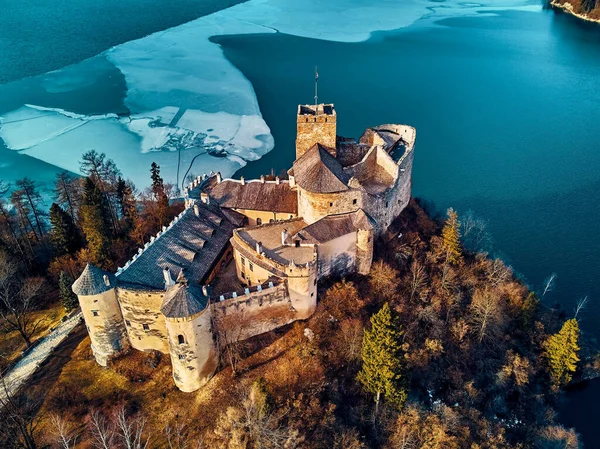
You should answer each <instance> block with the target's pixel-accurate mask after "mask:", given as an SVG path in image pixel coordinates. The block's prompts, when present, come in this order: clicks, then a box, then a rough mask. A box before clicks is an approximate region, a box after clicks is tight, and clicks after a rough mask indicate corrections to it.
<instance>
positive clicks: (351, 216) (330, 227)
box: [290, 209, 374, 245]
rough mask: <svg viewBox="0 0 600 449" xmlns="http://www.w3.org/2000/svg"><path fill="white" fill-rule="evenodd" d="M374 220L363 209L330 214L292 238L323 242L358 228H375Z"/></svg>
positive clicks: (309, 241)
mask: <svg viewBox="0 0 600 449" xmlns="http://www.w3.org/2000/svg"><path fill="white" fill-rule="evenodd" d="M373 227H374V224H373V220H372V219H371V218H369V216H368V215H367V214H366V213H365V212H364V211H363V210H362V209H359V210H357V211H355V212H348V213H344V214H336V215H328V216H327V217H323V218H321V219H320V220H319V221H316V222H314V223H313V224H311V225H308V226H306V227H305V228H304V229H301V230H300V231H299V232H298V233H297V234H296V235H294V236H293V237H292V238H291V239H290V240H292V241H293V240H296V239H299V240H300V241H301V242H302V243H312V244H316V245H318V244H322V243H326V242H329V241H331V240H333V239H336V238H338V237H341V236H343V235H346V234H350V233H353V232H356V231H358V230H365V231H366V230H370V229H373Z"/></svg>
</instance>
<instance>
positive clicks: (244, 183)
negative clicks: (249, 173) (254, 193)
mask: <svg viewBox="0 0 600 449" xmlns="http://www.w3.org/2000/svg"><path fill="white" fill-rule="evenodd" d="M240 183H241V184H242V185H243V186H245V185H246V179H245V178H244V177H243V176H241V177H240Z"/></svg>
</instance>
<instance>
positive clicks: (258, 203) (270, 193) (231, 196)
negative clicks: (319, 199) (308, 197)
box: [208, 179, 298, 215]
mask: <svg viewBox="0 0 600 449" xmlns="http://www.w3.org/2000/svg"><path fill="white" fill-rule="evenodd" d="M208 193H209V195H210V196H211V198H213V199H214V200H215V201H216V202H217V203H219V205H220V206H221V207H227V208H231V209H249V210H260V211H269V212H283V213H290V214H294V215H296V214H297V213H298V194H297V192H296V190H292V188H291V187H290V184H289V183H288V182H284V181H281V182H280V183H279V184H277V183H275V182H264V183H263V182H260V181H250V182H247V183H245V184H242V183H240V182H238V181H233V180H228V179H225V180H223V181H221V182H220V183H215V184H214V185H213V186H212V187H210V190H209V191H208Z"/></svg>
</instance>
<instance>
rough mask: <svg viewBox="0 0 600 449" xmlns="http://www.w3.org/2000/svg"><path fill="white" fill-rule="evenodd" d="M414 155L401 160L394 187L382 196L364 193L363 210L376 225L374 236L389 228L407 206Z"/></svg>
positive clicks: (408, 154)
mask: <svg viewBox="0 0 600 449" xmlns="http://www.w3.org/2000/svg"><path fill="white" fill-rule="evenodd" d="M413 157H414V153H413V152H412V151H410V152H408V153H407V154H406V156H405V157H404V159H403V160H402V162H401V164H400V166H399V170H398V179H397V180H396V182H395V184H394V186H393V187H392V188H391V189H389V190H388V191H386V192H385V194H383V195H369V194H368V193H366V192H365V199H364V200H363V209H364V211H365V212H366V213H367V214H369V215H370V216H371V217H372V218H373V219H374V220H375V221H376V223H377V228H376V234H377V235H380V234H382V233H383V232H385V230H387V228H388V227H389V226H390V224H391V223H392V221H393V220H394V218H396V217H397V216H398V215H399V214H400V212H402V211H403V210H404V208H405V207H406V206H407V205H408V202H409V201H410V196H411V188H412V179H411V172H412V161H413Z"/></svg>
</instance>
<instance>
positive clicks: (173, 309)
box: [160, 274, 208, 318]
mask: <svg viewBox="0 0 600 449" xmlns="http://www.w3.org/2000/svg"><path fill="white" fill-rule="evenodd" d="M207 304H208V298H207V297H206V296H205V295H204V293H202V288H201V287H198V286H195V285H189V284H188V281H187V279H185V277H184V276H183V275H181V274H180V275H179V277H178V279H177V283H176V284H175V285H172V286H171V287H169V289H168V290H167V293H165V297H164V299H163V303H162V306H161V307H160V311H161V312H162V314H163V315H164V316H166V317H167V318H186V317H190V316H193V315H196V314H198V313H200V312H202V311H203V310H204V309H205V308H206V305H207Z"/></svg>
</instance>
